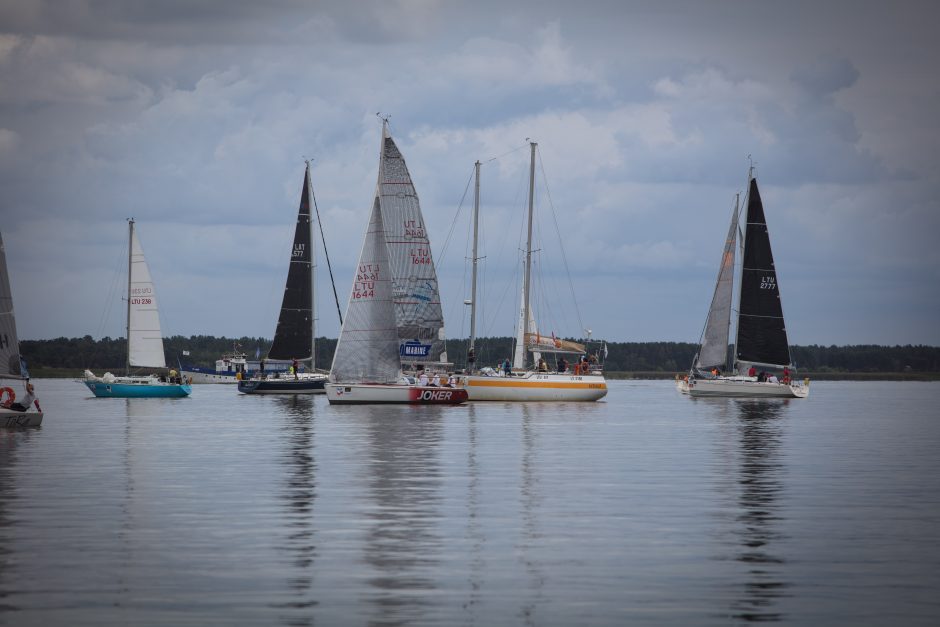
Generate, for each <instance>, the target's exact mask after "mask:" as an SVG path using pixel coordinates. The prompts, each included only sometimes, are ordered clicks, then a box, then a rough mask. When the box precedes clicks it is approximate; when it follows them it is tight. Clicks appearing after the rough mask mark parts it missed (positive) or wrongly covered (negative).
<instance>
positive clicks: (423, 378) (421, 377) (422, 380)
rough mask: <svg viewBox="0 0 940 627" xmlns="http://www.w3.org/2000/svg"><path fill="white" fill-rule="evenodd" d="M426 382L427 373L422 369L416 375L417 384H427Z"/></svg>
mask: <svg viewBox="0 0 940 627" xmlns="http://www.w3.org/2000/svg"><path fill="white" fill-rule="evenodd" d="M427 384H428V373H426V372H425V371H424V370H422V371H421V374H419V375H418V385H427Z"/></svg>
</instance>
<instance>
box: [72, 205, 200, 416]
mask: <svg viewBox="0 0 940 627" xmlns="http://www.w3.org/2000/svg"><path fill="white" fill-rule="evenodd" d="M127 223H128V229H129V232H128V242H129V244H128V250H127V267H128V275H127V359H126V361H125V374H124V375H123V376H115V375H113V374H111V373H110V372H106V373H105V374H104V375H103V376H100V377H98V376H95V374H94V373H92V372H91V371H90V370H85V379H84V381H83V383H84V384H85V385H86V386H88V389H89V390H91V391H92V393H93V394H94V395H95V396H97V397H101V398H173V397H182V396H189V395H190V393H191V392H192V387H191V386H190V385H189V383H188V381H185V380H184V379H183V378H182V377H181V376H180V375H179V374H177V373H176V371H175V370H172V369H171V370H170V371H169V372H168V373H167V374H166V375H164V374H147V375H143V376H136V375H131V374H130V370H131V368H132V367H133V368H159V369H165V368H166V358H165V356H164V353H163V335H162V334H161V332H160V314H159V312H158V311H157V294H156V291H155V290H154V286H153V279H152V278H151V276H150V269H149V268H148V267H147V260H146V258H145V257H144V250H143V248H142V247H141V245H140V240H139V239H138V238H137V231H136V230H135V229H134V220H133V219H130V220H128V221H127Z"/></svg>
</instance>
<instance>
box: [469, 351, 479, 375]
mask: <svg viewBox="0 0 940 627" xmlns="http://www.w3.org/2000/svg"><path fill="white" fill-rule="evenodd" d="M476 360H477V354H476V352H474V350H473V349H472V348H471V349H470V350H469V351H467V367H468V369H469V370H470V374H473V364H474V363H476Z"/></svg>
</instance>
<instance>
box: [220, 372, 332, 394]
mask: <svg viewBox="0 0 940 627" xmlns="http://www.w3.org/2000/svg"><path fill="white" fill-rule="evenodd" d="M326 380H327V377H326V375H325V374H316V375H301V376H300V377H298V378H297V379H294V378H293V377H285V378H283V379H282V378H277V377H271V378H268V379H244V380H242V381H239V382H238V391H239V392H241V393H242V394H323V392H324V391H325V390H324V384H325V383H326Z"/></svg>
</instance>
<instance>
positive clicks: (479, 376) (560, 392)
mask: <svg viewBox="0 0 940 627" xmlns="http://www.w3.org/2000/svg"><path fill="white" fill-rule="evenodd" d="M536 147H537V144H536V143H535V142H530V148H531V160H530V164H529V215H528V237H527V240H526V256H525V278H524V282H523V287H522V302H521V306H520V312H519V324H518V329H517V337H516V350H515V353H514V355H513V364H512V369H511V371H510V373H508V375H509V376H501V375H503V374H507V373H501V372H496V371H492V370H487V371H485V372H482V371H481V372H480V373H474V372H470V373H469V374H465V375H463V376H461V377H460V381H461V384H462V385H463V386H464V387H466V389H467V392H468V393H469V395H470V400H471V401H561V402H565V401H596V400H599V399H601V398H603V397H604V396H606V395H607V381H606V380H605V379H604V375H603V372H602V370H601V368H600V367H598V366H596V365H591V366H589V367H585V368H584V371H583V372H582V370H581V367H580V366H578V367H577V370H576V371H575V372H572V371H563V372H557V371H555V372H552V371H548V370H539V369H538V368H537V367H532V368H529V367H527V365H528V364H527V363H526V354H527V353H529V354H531V355H532V362H531V363H532V365H533V366H535V365H536V364H538V363H540V362H541V361H542V360H541V355H542V353H557V354H570V355H585V354H586V349H585V346H584V345H583V344H579V343H577V342H571V341H567V340H560V339H558V338H556V337H554V335H550V336H547V337H546V336H544V335H541V334H540V333H539V332H538V329H537V327H536V326H535V316H534V314H533V312H532V306H531V280H532V219H533V213H534V205H535V150H536ZM475 173H476V184H475V186H474V190H475V193H474V203H473V205H474V206H473V215H474V218H473V272H472V277H471V292H472V293H471V297H470V347H469V351H475V347H474V342H475V339H476V335H475V334H476V273H477V268H476V264H477V239H478V238H477V231H478V229H477V223H478V216H479V208H480V162H479V161H478V162H477V163H476V167H475Z"/></svg>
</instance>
